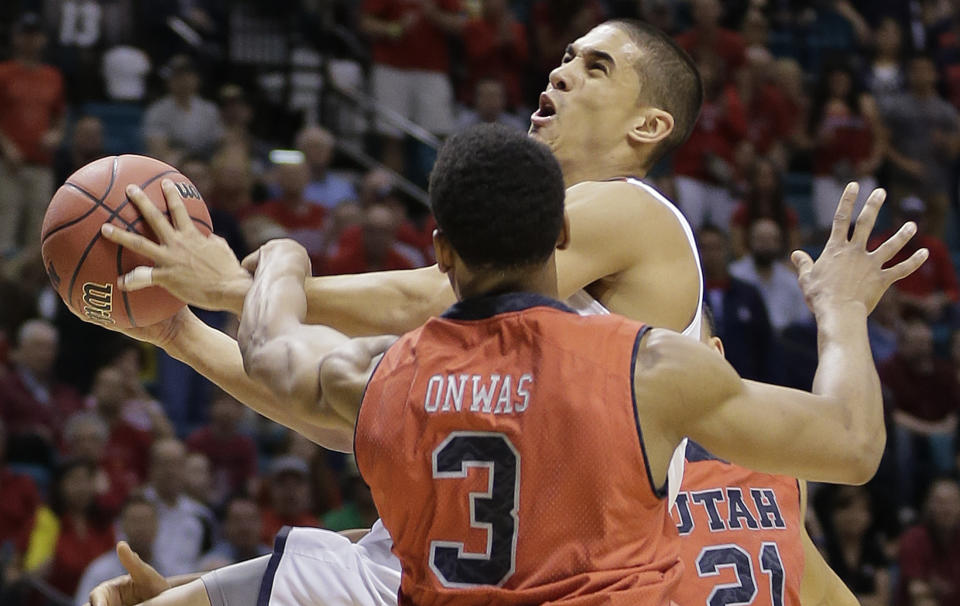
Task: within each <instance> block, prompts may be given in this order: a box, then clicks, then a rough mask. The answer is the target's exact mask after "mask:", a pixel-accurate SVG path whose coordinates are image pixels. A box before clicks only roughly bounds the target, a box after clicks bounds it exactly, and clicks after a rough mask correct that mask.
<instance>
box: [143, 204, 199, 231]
mask: <svg viewBox="0 0 960 606" xmlns="http://www.w3.org/2000/svg"><path fill="white" fill-rule="evenodd" d="M162 212H163V216H164V217H166V218H167V219H169V218H170V211H168V210H165V211H162ZM190 218H191V219H192V220H193V221H195V222H197V223H199V224H200V225H203V226H204V227H206V228H207V229H209V230H210V233H211V234H212V233H213V226H212V225H210V224H209V223H207V222H206V221H204V220H203V219H201V218H199V217H194V216H193V215H191V216H190ZM142 220H143V217H142V216H140V217H137V219H136V220H135V221H134V222H133V223H131V224H130V226H129V227H136V226H137V224H138V223H140V221H142Z"/></svg>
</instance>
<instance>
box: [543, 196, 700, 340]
mask: <svg viewBox="0 0 960 606" xmlns="http://www.w3.org/2000/svg"><path fill="white" fill-rule="evenodd" d="M566 211H567V216H568V217H569V220H570V242H569V246H568V248H566V249H565V250H560V251H558V252H557V282H558V287H559V294H560V298H561V299H566V298H567V297H569V296H570V295H572V294H574V293H575V292H577V291H578V290H580V289H581V288H584V287H586V286H589V285H591V284H593V283H595V282H598V281H600V280H609V281H616V283H617V289H616V292H617V293H619V295H622V296H619V295H613V297H611V299H610V300H609V301H605V303H608V304H609V306H610V307H611V308H612V309H614V311H616V312H618V313H622V314H625V315H628V316H629V317H632V318H637V319H642V320H643V321H644V322H647V323H648V324H651V325H654V326H661V327H664V328H671V329H673V330H678V331H680V330H683V329H685V328H686V327H687V325H689V323H690V322H691V320H692V319H693V318H694V316H695V314H696V310H697V305H698V303H699V298H700V292H699V289H700V277H699V276H700V274H699V271H698V269H697V261H696V257H695V256H694V255H695V252H694V250H693V248H692V247H691V245H690V243H689V240H688V239H687V236H686V234H685V232H684V230H683V227H682V224H681V223H680V220H679V219H678V217H677V216H676V215H675V214H674V212H673V211H672V210H671V209H670V208H669V207H668V206H667V205H666V204H665V203H664V202H662V201H660V200H658V199H656V198H654V196H653V194H651V193H650V192H649V191H647V190H645V189H642V188H640V187H638V186H636V185H634V184H631V183H628V182H625V181H610V182H589V183H581V184H579V185H575V186H574V187H571V188H570V189H568V190H567V201H566ZM600 288H603V285H600Z"/></svg>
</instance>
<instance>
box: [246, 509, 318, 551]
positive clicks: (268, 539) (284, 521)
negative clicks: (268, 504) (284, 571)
mask: <svg viewBox="0 0 960 606" xmlns="http://www.w3.org/2000/svg"><path fill="white" fill-rule="evenodd" d="M262 519H263V530H261V531H260V540H261V541H262V542H263V543H264V544H265V545H272V544H273V539H274V537H275V536H276V535H277V533H278V532H280V529H281V528H283V527H284V526H309V527H311V528H320V520H318V519H317V517H316V516H315V515H313V514H312V513H310V512H308V511H305V512H303V513H301V514H299V515H296V516H293V517H289V518H285V517H281V516H279V515H277V514H276V513H274V512H273V510H272V509H269V508H264V510H263V515H262Z"/></svg>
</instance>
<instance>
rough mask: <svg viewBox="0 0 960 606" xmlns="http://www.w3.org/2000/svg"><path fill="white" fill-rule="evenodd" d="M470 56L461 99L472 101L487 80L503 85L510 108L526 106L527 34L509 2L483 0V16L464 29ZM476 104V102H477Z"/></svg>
mask: <svg viewBox="0 0 960 606" xmlns="http://www.w3.org/2000/svg"><path fill="white" fill-rule="evenodd" d="M463 43H464V47H465V49H466V54H467V80H466V82H464V86H463V88H464V93H465V94H462V95H461V99H463V100H464V101H465V102H469V97H470V96H471V95H472V94H473V92H474V90H476V87H477V83H478V82H479V81H480V80H481V79H484V78H493V79H496V80H499V81H501V82H503V85H504V88H505V89H506V94H507V105H508V106H509V107H511V108H512V109H517V108H519V107H521V106H522V105H523V76H524V69H525V67H526V64H527V58H528V55H529V51H528V49H527V34H526V32H525V31H524V27H523V25H522V24H520V23H518V22H517V20H516V19H515V18H514V16H513V13H512V12H511V11H510V3H509V2H508V1H507V0H483V1H482V2H481V14H480V16H478V17H477V18H475V19H471V20H470V21H468V22H467V25H466V27H465V28H464V30H463ZM474 101H476V100H475V99H474Z"/></svg>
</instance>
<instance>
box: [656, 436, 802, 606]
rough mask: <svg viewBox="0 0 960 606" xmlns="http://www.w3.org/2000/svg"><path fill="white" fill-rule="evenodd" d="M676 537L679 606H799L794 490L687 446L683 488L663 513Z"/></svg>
mask: <svg viewBox="0 0 960 606" xmlns="http://www.w3.org/2000/svg"><path fill="white" fill-rule="evenodd" d="M671 514H672V515H673V518H674V521H675V522H676V524H677V531H678V532H679V533H680V554H681V559H682V560H683V566H684V568H683V579H682V580H681V581H680V584H679V586H678V587H677V590H676V593H675V594H674V597H673V599H674V601H676V602H677V603H678V604H682V605H684V606H688V605H689V606H694V605H706V606H724V605H727V604H737V605H741V606H747V605H751V606H784V605H787V606H800V579H801V578H802V577H803V542H802V539H801V537H802V535H801V532H802V528H803V527H802V524H803V519H802V518H801V515H800V488H799V486H798V484H797V481H796V480H795V479H793V478H788V477H786V476H775V475H769V474H765V473H757V472H754V471H751V470H749V469H745V468H743V467H739V466H737V465H733V464H732V463H727V462H726V461H721V460H720V459H717V458H715V457H713V456H712V455H710V453H708V452H707V451H706V450H704V449H703V448H702V447H701V446H700V445H698V444H695V443H693V442H692V441H690V442H688V443H687V451H686V461H685V463H684V469H683V482H682V484H681V486H680V493H679V495H678V496H677V501H676V504H675V505H674V506H673V508H672V509H671Z"/></svg>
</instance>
